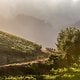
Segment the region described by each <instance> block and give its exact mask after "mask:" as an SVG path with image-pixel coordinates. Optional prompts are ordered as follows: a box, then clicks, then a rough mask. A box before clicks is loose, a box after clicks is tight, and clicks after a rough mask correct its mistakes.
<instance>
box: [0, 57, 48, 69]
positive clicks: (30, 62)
mask: <svg viewBox="0 0 80 80" xmlns="http://www.w3.org/2000/svg"><path fill="white" fill-rule="evenodd" d="M48 59H49V58H43V59H37V60H33V61H28V62H21V63H13V64H7V65H2V66H0V68H1V67H9V66H21V65H27V64H33V63H38V62H43V61H47V60H48Z"/></svg>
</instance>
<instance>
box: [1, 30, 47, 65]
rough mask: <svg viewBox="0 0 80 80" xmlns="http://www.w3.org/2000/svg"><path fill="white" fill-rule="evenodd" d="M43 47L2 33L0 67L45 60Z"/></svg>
mask: <svg viewBox="0 0 80 80" xmlns="http://www.w3.org/2000/svg"><path fill="white" fill-rule="evenodd" d="M41 48H42V46H41V45H38V44H36V43H33V42H31V41H28V40H25V39H22V38H20V37H16V36H14V35H11V34H8V33H5V32H2V31H0V65H3V64H11V63H17V62H26V61H31V60H35V59H38V58H45V57H47V56H48V55H45V53H43V52H42V51H41Z"/></svg>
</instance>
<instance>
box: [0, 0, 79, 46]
mask: <svg viewBox="0 0 80 80" xmlns="http://www.w3.org/2000/svg"><path fill="white" fill-rule="evenodd" d="M77 21H80V0H0V29H1V30H3V31H6V32H10V33H13V34H17V35H19V36H21V37H24V38H26V39H28V40H31V41H34V42H37V43H40V44H43V46H46V47H53V46H54V43H55V42H56V36H57V33H58V32H59V31H60V30H61V29H62V28H64V27H66V26H68V25H72V24H75V23H76V22H77Z"/></svg>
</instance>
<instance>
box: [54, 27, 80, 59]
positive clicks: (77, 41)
mask: <svg viewBox="0 0 80 80" xmlns="http://www.w3.org/2000/svg"><path fill="white" fill-rule="evenodd" d="M56 46H57V49H58V51H61V52H63V53H66V54H68V55H69V56H73V58H74V59H76V58H77V59H78V58H79V55H80V30H79V29H78V28H75V27H68V28H66V29H64V30H62V31H61V32H60V33H59V36H58V38H57V44H56Z"/></svg>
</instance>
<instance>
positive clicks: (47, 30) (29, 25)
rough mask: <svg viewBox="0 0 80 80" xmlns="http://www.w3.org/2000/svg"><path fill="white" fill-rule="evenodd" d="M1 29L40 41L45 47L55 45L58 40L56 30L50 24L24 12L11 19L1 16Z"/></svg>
mask: <svg viewBox="0 0 80 80" xmlns="http://www.w3.org/2000/svg"><path fill="white" fill-rule="evenodd" d="M0 29H1V30H3V31H6V32H9V33H12V34H16V35H18V36H21V37H23V38H25V39H28V40H31V41H33V42H36V43H39V44H41V45H43V47H53V45H54V43H55V41H56V38H55V37H56V33H55V32H56V31H54V29H53V28H52V26H51V25H50V24H48V23H46V22H44V21H42V20H39V19H37V18H34V17H32V16H26V15H24V14H19V15H17V16H15V17H14V18H11V19H9V18H8V19H6V18H4V17H1V18H0ZM53 33H54V34H53Z"/></svg>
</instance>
